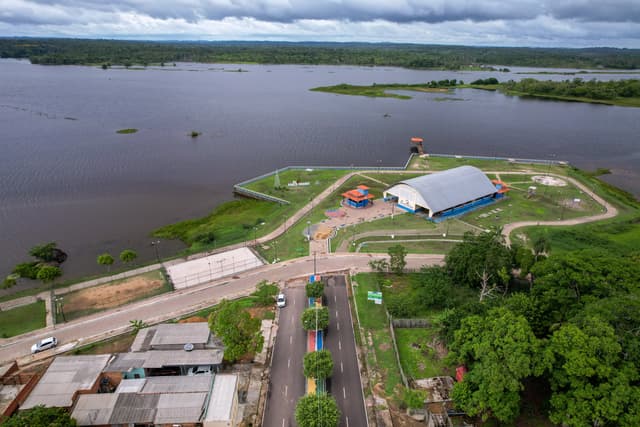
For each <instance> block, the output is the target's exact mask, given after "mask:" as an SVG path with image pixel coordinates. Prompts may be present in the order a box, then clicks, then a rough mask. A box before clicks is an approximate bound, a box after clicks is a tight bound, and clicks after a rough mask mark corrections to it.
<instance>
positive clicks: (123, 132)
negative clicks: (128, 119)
mask: <svg viewBox="0 0 640 427" xmlns="http://www.w3.org/2000/svg"><path fill="white" fill-rule="evenodd" d="M136 132H138V129H134V128H127V129H120V130H117V131H116V133H119V134H122V135H127V134H130V133H136Z"/></svg>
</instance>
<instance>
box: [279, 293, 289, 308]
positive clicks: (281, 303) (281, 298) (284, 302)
mask: <svg viewBox="0 0 640 427" xmlns="http://www.w3.org/2000/svg"><path fill="white" fill-rule="evenodd" d="M276 305H277V306H278V308H282V307H285V306H286V305H287V297H285V296H284V294H278V298H276Z"/></svg>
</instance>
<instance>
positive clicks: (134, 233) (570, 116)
mask: <svg viewBox="0 0 640 427" xmlns="http://www.w3.org/2000/svg"><path fill="white" fill-rule="evenodd" d="M240 68H241V69H242V70H243V72H237V71H238V69H240ZM512 71H513V72H511V73H497V72H444V71H421V70H405V69H398V68H389V67H379V68H376V67H348V66H344V67H335V66H297V65H211V64H177V66H175V67H173V66H170V67H156V68H149V69H146V70H135V69H130V70H125V69H109V70H106V71H105V70H102V69H99V68H93V67H79V66H56V67H52V66H49V67H47V66H38V65H31V64H30V63H29V62H28V61H18V60H12V59H2V60H0V129H2V133H1V134H0V135H1V136H0V146H1V148H2V151H1V153H2V154H1V155H0V277H4V275H6V274H8V273H9V272H10V270H11V268H12V266H13V265H15V264H16V263H18V262H21V261H26V260H28V258H29V257H28V256H27V251H28V249H29V248H30V247H32V246H33V245H36V244H39V243H43V242H47V241H56V242H58V244H59V246H60V247H61V248H63V249H64V250H66V251H67V252H68V253H69V260H68V261H67V262H66V263H65V264H64V269H65V278H73V277H80V276H83V275H88V274H95V273H98V272H100V271H101V269H100V268H99V266H98V265H97V264H96V256H97V255H98V254H100V253H103V252H111V253H112V254H114V255H117V254H118V253H119V252H120V251H121V250H123V249H126V248H132V249H134V250H136V251H138V252H139V254H140V259H141V260H142V261H146V260H150V259H152V258H153V256H154V255H153V250H152V248H151V247H150V244H149V243H150V241H151V239H150V237H149V233H150V232H151V230H153V229H154V228H156V227H159V226H162V225H165V224H168V223H172V222H176V221H179V220H184V219H188V218H193V217H198V216H202V215H205V214H206V213H207V212H209V211H210V210H211V209H212V208H213V207H214V206H216V205H217V204H219V203H221V202H223V201H226V200H230V199H231V198H232V197H233V195H232V193H231V189H232V185H233V184H234V183H236V182H238V181H241V180H244V179H247V178H249V177H251V176H255V175H258V174H261V173H264V172H267V171H271V170H274V169H275V168H278V167H282V166H286V165H289V164H296V165H351V164H354V165H373V166H377V165H382V166H391V165H394V166H395V165H401V164H403V163H404V162H405V161H406V159H407V156H408V151H409V145H410V144H409V138H411V137H412V136H421V137H423V138H424V139H425V148H426V150H427V151H428V152H432V153H450V154H478V155H487V156H506V157H528V158H542V159H554V160H568V161H570V162H571V163H573V164H575V165H577V166H579V167H583V168H586V169H595V168H597V167H606V168H610V169H611V170H612V171H613V174H612V175H608V176H607V177H606V179H607V180H608V181H609V182H611V183H614V184H616V185H618V186H620V187H622V188H624V189H626V190H628V191H630V192H632V193H634V194H635V195H636V196H638V195H640V144H639V142H638V141H639V139H638V136H639V135H640V109H634V108H622V107H610V106H602V105H592V104H581V103H567V102H553V101H543V100H536V99H521V98H517V97H509V96H504V95H502V94H499V93H492V92H486V91H477V90H470V89H459V90H456V91H455V93H454V94H452V95H444V96H443V95H442V94H433V93H415V94H413V96H414V98H413V99H411V100H408V101H407V100H397V99H382V98H365V97H353V96H340V95H333V94H327V93H319V92H310V91H309V90H308V89H309V88H312V87H315V86H324V85H333V84H338V83H351V84H371V83H373V82H377V83H397V82H406V83H418V82H423V81H429V80H440V79H444V78H447V79H451V78H456V79H461V80H464V81H467V82H470V81H472V80H475V79H477V78H486V77H491V76H494V77H497V78H499V79H500V80H508V79H519V78H524V77H534V78H541V79H567V78H572V77H571V76H564V75H526V74H516V73H515V71H518V72H523V71H527V70H525V69H516V68H512ZM531 71H536V70H531ZM580 77H582V78H591V77H594V78H595V77H597V78H599V79H618V78H638V75H637V74H636V75H624V74H598V75H593V76H589V75H581V76H580ZM441 98H449V99H447V100H442V99H441ZM122 128H137V129H139V132H137V133H135V134H130V135H120V134H117V133H116V130H118V129H122ZM192 130H196V131H199V132H202V135H201V136H199V137H198V138H191V137H190V136H189V133H190V132H191V131H192ZM180 248H181V244H180V243H178V242H162V244H161V246H160V252H161V255H165V256H166V255H169V254H172V253H176V252H177V251H178V250H179V249H180Z"/></svg>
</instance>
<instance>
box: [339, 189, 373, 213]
mask: <svg viewBox="0 0 640 427" xmlns="http://www.w3.org/2000/svg"><path fill="white" fill-rule="evenodd" d="M342 197H343V199H342V203H343V204H345V205H347V206H350V207H352V208H356V209H361V208H366V207H367V206H369V205H370V204H371V203H373V202H372V200H373V198H374V196H373V195H372V194H369V187H367V186H366V185H358V186H357V187H356V188H355V189H353V190H349V191H347V192H345V193H342Z"/></svg>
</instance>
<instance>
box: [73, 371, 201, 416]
mask: <svg viewBox="0 0 640 427" xmlns="http://www.w3.org/2000/svg"><path fill="white" fill-rule="evenodd" d="M212 380H213V376H193V377H189V376H174V377H151V378H144V379H136V380H123V381H122V382H121V383H120V386H119V387H118V389H117V390H116V392H115V393H102V394H83V395H80V396H79V398H78V403H77V404H76V406H75V408H74V410H73V414H72V417H73V418H75V419H76V421H78V425H109V424H194V423H198V422H200V421H201V418H202V416H203V412H204V407H205V404H206V403H207V399H208V397H209V391H210V390H211V382H212ZM123 383H124V386H123Z"/></svg>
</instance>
